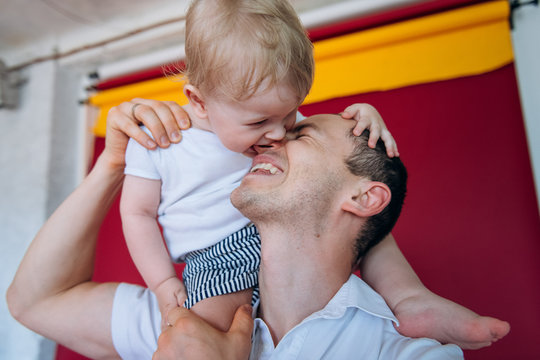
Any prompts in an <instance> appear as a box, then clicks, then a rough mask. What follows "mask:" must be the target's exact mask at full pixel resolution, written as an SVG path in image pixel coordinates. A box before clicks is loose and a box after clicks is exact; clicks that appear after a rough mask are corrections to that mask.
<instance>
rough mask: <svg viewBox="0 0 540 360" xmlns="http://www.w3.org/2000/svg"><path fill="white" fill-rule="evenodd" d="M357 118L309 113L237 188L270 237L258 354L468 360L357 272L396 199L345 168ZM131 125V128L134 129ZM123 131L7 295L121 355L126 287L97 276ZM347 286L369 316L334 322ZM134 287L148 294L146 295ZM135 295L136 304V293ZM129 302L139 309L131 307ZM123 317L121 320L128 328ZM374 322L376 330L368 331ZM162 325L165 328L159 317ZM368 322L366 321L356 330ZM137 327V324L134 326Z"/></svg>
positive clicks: (65, 330)
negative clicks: (366, 241)
mask: <svg viewBox="0 0 540 360" xmlns="http://www.w3.org/2000/svg"><path fill="white" fill-rule="evenodd" d="M128 124H129V123H128ZM132 125H133V124H131V125H129V126H132ZM353 125H354V123H353V122H351V121H346V120H342V119H341V118H340V117H335V119H334V118H333V117H332V116H323V117H319V118H312V119H308V120H306V121H305V122H303V123H302V124H301V125H300V126H299V127H297V128H296V131H295V132H294V134H293V135H294V138H291V139H288V140H286V141H283V142H282V143H278V144H274V146H273V147H272V148H271V149H270V150H269V151H268V152H266V153H264V154H261V155H260V156H258V157H257V158H256V160H255V161H256V164H255V165H257V164H259V163H261V164H263V163H264V164H270V166H271V167H274V168H275V169H276V170H273V169H272V171H271V172H275V174H274V175H272V174H271V172H269V171H267V170H262V169H258V170H257V169H256V170H255V171H254V172H253V173H251V174H249V175H248V176H247V177H246V179H245V180H244V183H243V185H242V187H241V188H240V189H239V190H238V191H236V192H235V193H234V194H233V200H234V202H235V204H236V206H238V207H239V208H240V209H242V211H245V213H246V214H249V216H250V217H251V218H252V219H253V220H254V221H255V222H256V224H257V225H258V226H259V227H260V230H261V234H262V236H263V266H262V268H261V306H260V308H259V315H262V318H263V319H264V321H265V323H266V325H265V324H264V323H262V322H261V321H258V322H257V329H256V337H255V339H256V342H255V344H254V347H253V355H254V356H255V357H258V356H261V357H264V356H268V355H270V354H271V353H272V352H273V351H276V354H277V355H275V356H278V357H279V356H280V355H279V352H277V350H283V351H287V352H288V351H305V350H309V351H310V352H309V353H307V354H306V356H307V357H310V358H311V357H322V355H324V354H326V356H328V357H334V355H335V356H338V357H340V356H339V355H337V354H338V353H335V351H340V349H341V348H344V349H345V350H346V351H352V352H353V354H354V355H355V356H359V354H360V353H359V351H367V353H366V354H365V355H366V357H368V356H369V355H374V354H375V355H378V356H379V355H382V354H385V356H387V357H396V356H397V355H398V353H400V352H402V351H405V352H406V353H404V354H407V352H408V354H409V356H412V358H421V356H420V355H418V354H417V353H416V351H419V350H418V349H423V350H425V351H423V352H422V354H423V355H422V356H428V357H429V356H431V357H433V358H437V359H440V358H444V356H447V357H448V358H455V357H460V356H461V352H460V350H459V349H458V348H457V347H455V346H444V347H443V346H441V345H440V344H438V343H436V342H434V341H430V340H425V339H424V340H411V339H407V338H404V337H402V336H400V335H398V334H397V333H396V332H395V330H394V328H393V326H392V323H391V320H389V319H393V316H392V314H391V313H390V311H389V310H388V308H387V307H386V305H384V302H382V299H380V298H378V297H377V295H376V294H374V293H373V292H372V290H370V289H369V288H367V287H366V286H365V284H363V283H361V282H359V280H358V279H356V278H354V277H353V278H351V279H349V277H350V274H351V269H352V267H353V265H354V264H355V263H356V257H357V256H361V255H362V251H365V249H362V247H363V246H361V247H360V248H356V249H355V248H354V245H353V243H354V242H353V240H354V239H355V238H356V235H357V234H358V233H359V231H360V229H362V228H363V226H364V224H365V223H367V219H369V218H371V217H372V215H375V214H377V213H379V212H381V211H382V210H383V209H384V208H385V207H386V206H387V204H388V203H390V200H391V196H392V195H391V191H390V189H389V187H388V185H387V184H384V183H381V182H378V181H372V180H369V179H368V178H365V177H362V176H357V175H355V174H353V173H351V172H350V171H349V169H348V168H347V166H349V167H351V169H352V165H347V166H346V165H345V163H344V162H343V160H344V159H345V158H348V157H349V154H350V152H351V151H352V148H353V139H354V138H353V137H352V136H350V135H349V133H350V129H351V127H352V126H353ZM129 126H128V125H125V127H124V129H123V131H124V132H128V133H129V130H127V129H128V128H129ZM166 127H167V125H166ZM120 130H121V129H119V128H115V127H114V124H113V126H111V127H110V128H109V130H108V132H107V144H106V148H105V151H104V153H103V154H102V156H100V158H99V160H98V162H97V164H96V166H95V167H94V169H93V170H92V172H91V173H90V174H89V176H88V177H87V178H86V179H85V181H84V182H83V184H82V185H81V186H80V187H79V188H78V189H77V190H76V191H75V192H74V193H73V194H72V195H71V196H70V197H69V198H68V199H67V200H66V201H65V202H64V203H63V204H62V205H61V207H60V208H59V209H58V210H57V211H56V212H55V213H54V214H53V216H52V217H51V218H50V219H49V220H48V222H47V223H46V224H45V226H44V227H43V228H42V230H41V231H40V233H39V234H38V235H37V237H36V239H35V240H34V242H33V243H32V245H31V247H30V249H29V251H28V252H27V254H26V255H25V258H24V259H23V262H22V264H21V267H20V268H19V271H18V273H17V275H16V277H15V280H14V282H13V284H12V286H11V287H10V289H9V292H8V304H9V306H10V310H11V311H12V313H13V314H14V316H15V317H16V318H17V319H18V320H19V321H21V322H22V323H23V324H25V325H27V326H28V327H30V328H32V329H33V330H35V331H37V332H39V333H41V334H43V335H45V336H47V337H49V338H51V339H53V340H56V341H58V342H60V343H62V344H65V345H66V346H68V347H71V348H73V349H75V350H76V351H79V352H81V353H83V354H85V355H87V356H89V357H92V358H114V357H118V354H117V352H116V350H115V347H114V345H113V335H114V334H112V333H111V321H112V322H113V323H114V322H115V321H118V316H116V315H115V313H114V312H113V313H112V318H113V319H112V320H111V312H112V309H113V303H114V301H115V299H114V297H115V292H116V290H117V287H118V284H111V283H107V284H97V283H93V282H91V281H90V279H91V275H92V263H93V254H94V251H95V240H96V237H97V232H98V230H99V225H100V224H101V221H102V220H103V217H104V215H105V213H106V209H107V208H108V206H109V205H110V203H111V202H112V200H113V199H114V195H115V194H116V193H117V191H118V188H119V187H120V184H121V181H122V178H123V176H122V168H123V165H124V163H123V152H124V150H125V145H126V141H127V139H126V137H125V136H124V135H123V134H121V131H120ZM162 130H163V129H162ZM167 131H168V129H167ZM168 132H169V131H168ZM156 138H160V137H156ZM139 140H140V141H141V142H144V141H145V140H147V139H139ZM265 167H266V166H265ZM352 171H353V172H354V171H356V170H352ZM300 220H301V221H300ZM389 230H390V229H388V230H385V231H389ZM267 259H269V260H267ZM42 269H47V271H42ZM347 279H349V280H347ZM344 284H345V285H344ZM126 286H128V285H126ZM128 287H129V286H128ZM344 289H345V290H344ZM359 289H360V292H359V293H358V292H357V290H359ZM347 291H349V292H350V293H351V294H357V293H358V294H362V295H361V297H364V298H367V299H368V301H367V302H366V304H367V305H366V306H367V308H366V309H364V310H366V311H364V310H360V309H358V306H359V305H358V304H356V303H358V301H356V302H354V301H353V304H352V314H351V310H347V311H346V313H345V317H343V316H341V317H339V316H338V317H339V319H334V320H336V321H335V322H334V321H331V320H329V319H326V318H328V317H336V316H337V315H339V314H336V313H334V312H333V310H335V309H334V308H333V307H331V308H330V309H329V308H328V306H330V305H332V304H333V302H335V301H334V300H333V299H341V297H342V296H344V294H345V295H346V293H347ZM124 294H125V292H124ZM133 294H134V295H137V296H139V295H141V294H140V292H139V290H135V292H133ZM141 296H148V295H141ZM345 297H346V300H347V301H348V300H351V299H350V297H347V296H345ZM353 298H354V296H353ZM133 299H134V300H133ZM353 300H354V299H353ZM357 300H358V299H357ZM132 301H135V302H137V300H136V297H134V298H132ZM338 302H340V301H338ZM120 303H123V301H120ZM139 304H140V303H139ZM142 304H143V305H142V306H147V307H152V304H151V301H149V302H145V301H144V299H143V301H142ZM359 304H363V302H362V301H360V303H359ZM154 305H155V304H154ZM360 306H361V305H360ZM126 308H127V309H128V311H135V310H136V309H134V308H133V307H130V306H129V305H126ZM155 309H157V308H155V306H154V310H155ZM321 309H324V310H323V311H322V312H320V310H321ZM328 310H330V311H329V312H328ZM148 311H149V312H150V313H151V311H152V310H151V309H150V310H148ZM312 313H315V314H317V315H314V316H315V317H317V318H314V316H313V315H310V314H312ZM372 314H375V316H374V315H372ZM115 316H116V320H115ZM319 316H322V317H319ZM306 317H308V319H307V320H306V319H305V318H306ZM358 318H361V319H363V320H362V321H358ZM303 319H304V320H303ZM348 319H350V321H349V320H348ZM146 320H147V321H151V318H146ZM302 320H303V322H302V324H301V325H300V326H296V325H297V324H298V323H300V322H301V321H302ZM364 320H365V321H364ZM122 321H123V318H122V317H120V323H121V325H124V324H123V323H122ZM154 322H155V321H154ZM172 322H174V321H172ZM366 322H367V323H369V322H373V324H375V325H376V326H373V327H371V326H370V327H369V328H368V329H365V328H364V325H365V323H366ZM157 323H158V326H157V328H159V319H158V320H157ZM360 323H361V326H359V327H357V326H356V325H354V326H353V325H352V324H360ZM306 324H307V325H308V326H311V325H315V330H317V329H318V330H319V334H318V335H317V336H316V337H312V334H311V333H310V335H309V336H308V337H307V338H309V339H313V340H316V341H311V342H309V343H308V344H318V347H317V348H316V349H315V350H314V351H315V352H312V350H311V348H310V347H311V346H312V345H309V346H303V347H300V348H298V344H297V339H299V338H302V337H303V336H302V334H303V335H304V336H305V335H306V334H305V332H306V331H307V329H306V326H305V325H306ZM332 324H334V325H332ZM349 324H351V325H349ZM138 325H139V323H138V322H137V321H136V322H135V323H134V324H127V323H126V324H125V327H126V328H128V329H133V328H134V327H136V326H138ZM321 327H324V329H325V330H324V333H321V332H320V328H321ZM330 328H331V330H327V329H330ZM291 329H292V331H291ZM340 329H341V330H340ZM345 329H348V330H346V331H345ZM299 331H300V334H299ZM134 333H135V334H137V331H136V330H135V331H134ZM327 333H328V334H331V333H333V335H331V336H327ZM291 334H292V335H291ZM371 334H375V337H373V336H372V335H371ZM387 335H388V336H387ZM155 338H157V334H154V338H151V337H145V336H143V337H141V339H136V340H140V342H143V343H144V342H147V341H148V342H150V343H152V342H153V341H154V342H155ZM257 339H260V340H257ZM330 339H334V340H332V341H329V340H330ZM359 339H363V341H366V342H365V343H361V342H360V341H359ZM135 342H137V341H135ZM278 343H279V346H278V347H277V350H273V349H272V348H273V345H274V344H278ZM264 344H267V345H268V344H271V345H272V346H271V347H268V346H267V345H264ZM306 345H307V344H306ZM359 345H362V346H359ZM146 348H150V349H152V348H153V347H152V346H151V345H150V346H148V347H146ZM185 349H187V348H185ZM295 349H296V350H295ZM426 351H427V352H426ZM220 354H224V353H223V352H221V353H220ZM302 354H303V353H302ZM317 354H319V355H321V356H318V355H317ZM417 355H418V356H417ZM133 356H134V357H139V358H149V357H150V356H151V353H150V354H148V353H146V354H145V353H144V352H142V351H139V350H138V349H137V348H134V349H133ZM298 356H301V354H300V355H298Z"/></svg>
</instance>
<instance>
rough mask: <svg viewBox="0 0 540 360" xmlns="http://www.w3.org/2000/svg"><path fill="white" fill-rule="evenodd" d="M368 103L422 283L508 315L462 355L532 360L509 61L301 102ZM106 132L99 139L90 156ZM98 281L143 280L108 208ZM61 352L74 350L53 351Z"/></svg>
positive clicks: (538, 316) (530, 280) (532, 239)
mask: <svg viewBox="0 0 540 360" xmlns="http://www.w3.org/2000/svg"><path fill="white" fill-rule="evenodd" d="M356 102H367V103H370V104H373V105H374V106H375V107H376V108H377V109H379V111H380V112H381V114H382V115H383V118H384V119H385V121H386V123H387V125H388V126H389V128H390V130H391V131H392V133H393V134H394V136H395V138H396V140H397V142H398V146H399V149H400V152H401V154H402V159H403V161H404V163H405V165H406V166H407V168H408V170H409V175H410V182H409V192H408V197H407V199H406V202H405V207H404V210H403V214H402V216H401V218H400V220H399V221H398V224H397V226H396V229H395V231H394V235H395V237H396V239H397V241H398V244H399V245H400V247H401V249H402V250H403V252H404V254H405V256H406V257H407V259H408V260H409V261H410V262H411V264H412V266H413V268H414V269H415V270H416V271H417V273H418V274H419V276H420V278H421V279H422V280H423V281H424V283H425V284H426V286H428V287H429V288H430V289H432V290H433V291H435V292H436V293H437V294H440V295H442V296H444V297H447V298H449V299H451V300H454V301H457V302H458V303H461V304H463V305H465V306H467V307H469V308H471V309H473V310H474V311H476V312H479V313H481V314H486V315H492V316H496V317H500V318H502V319H505V320H507V321H509V322H510V324H511V326H512V330H511V332H510V334H509V335H508V336H507V337H506V338H504V339H503V340H501V341H499V342H498V343H497V344H496V345H494V346H492V347H490V348H485V349H482V350H477V351H467V352H466V354H465V355H466V358H467V359H471V360H480V359H486V360H487V359H490V360H497V359H500V360H503V359H504V360H506V359H534V358H535V356H537V355H538V354H540V344H539V343H538V342H537V341H536V337H535V332H534V331H532V330H533V329H535V328H536V325H537V323H538V321H539V320H540V308H539V307H538V304H540V288H539V287H538V286H536V284H538V283H540V263H539V262H538V261H537V256H538V254H539V253H540V243H539V242H538V239H540V222H539V221H538V216H539V213H538V207H537V204H536V197H535V193H534V185H533V179H532V172H531V168H530V163H529V156H528V152H527V144H526V138H525V132H524V126H523V120H522V115H521V110H520V103H519V97H518V90H517V86H516V79H515V73H514V68H513V66H512V65H509V66H506V67H504V68H502V69H499V70H496V71H493V72H491V73H488V74H483V75H479V76H474V77H468V78H461V79H455V80H449V81H443V82H437V83H431V84H424V85H417V86H411V87H408V88H402V89H397V90H391V91H386V92H379V93H370V94H362V95H356V96H352V97H348V98H340V99H334V100H329V101H325V102H322V103H317V104H312V105H308V106H305V107H303V108H302V111H303V113H304V114H306V115H310V114H315V113H320V112H329V113H335V112H339V111H341V110H343V109H344V108H345V107H346V106H347V105H349V104H352V103H356ZM102 146H103V139H98V140H97V142H96V150H97V151H96V153H99V149H100V148H102ZM95 278H96V279H98V280H100V281H129V282H136V283H142V281H141V278H140V276H139V275H138V274H137V272H136V270H135V267H134V265H133V263H132V262H131V260H130V258H129V255H128V253H127V249H126V247H125V244H124V241H123V236H122V231H121V224H120V219H119V215H118V210H117V206H115V208H114V209H113V210H112V211H111V213H110V214H109V216H108V217H107V220H106V222H105V224H104V226H103V229H102V231H101V234H100V239H99V246H98V253H97V259H96V275H95ZM57 358H58V359H62V360H66V359H80V358H81V357H78V356H77V355H73V354H72V353H70V352H69V351H67V350H65V349H63V348H60V349H59V354H58V357H57Z"/></svg>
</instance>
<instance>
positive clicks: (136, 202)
mask: <svg viewBox="0 0 540 360" xmlns="http://www.w3.org/2000/svg"><path fill="white" fill-rule="evenodd" d="M160 195H161V181H160V180H153V179H145V178H142V177H137V176H131V175H126V178H125V180H124V187H123V190H122V200H121V203H120V212H121V215H122V225H123V229H124V236H125V238H126V242H127V245H128V248H129V252H130V254H131V257H132V259H133V262H134V263H135V265H136V266H137V269H138V270H139V272H140V273H141V275H142V277H143V279H144V281H145V282H146V284H147V285H148V287H149V288H150V290H152V291H153V292H154V293H155V294H156V297H157V299H158V303H159V309H160V311H161V317H162V325H166V324H167V313H168V311H169V310H170V309H171V308H174V307H176V306H178V305H180V304H182V302H183V301H184V299H185V289H184V285H183V284H182V282H181V281H180V279H178V277H177V276H176V271H175V269H174V266H173V264H172V262H171V259H170V256H169V253H168V251H167V249H166V247H165V244H164V242H163V238H162V236H161V231H160V229H159V226H158V223H157V219H156V218H157V210H158V206H159V202H160Z"/></svg>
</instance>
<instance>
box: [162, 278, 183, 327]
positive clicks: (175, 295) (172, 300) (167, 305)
mask: <svg viewBox="0 0 540 360" xmlns="http://www.w3.org/2000/svg"><path fill="white" fill-rule="evenodd" d="M154 294H156V297H157V300H158V305H159V311H160V312H161V329H162V330H163V329H165V328H166V327H167V326H168V325H169V322H168V320H167V319H168V317H167V315H168V314H169V311H170V310H172V309H174V308H175V307H178V306H182V304H183V303H184V301H186V298H187V296H186V288H185V287H184V284H183V283H182V281H180V279H178V278H177V277H172V278H169V279H167V280H165V281H163V282H162V283H161V284H159V285H158V287H157V288H156V289H155V290H154Z"/></svg>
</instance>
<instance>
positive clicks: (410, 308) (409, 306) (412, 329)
mask: <svg viewBox="0 0 540 360" xmlns="http://www.w3.org/2000/svg"><path fill="white" fill-rule="evenodd" d="M393 310H394V313H395V314H396V317H397V318H398V320H399V324H400V325H399V327H396V330H397V331H398V332H399V333H400V334H402V335H405V336H408V337H413V338H418V337H428V338H432V339H435V340H437V341H439V342H441V343H443V344H448V343H451V344H456V345H458V346H459V347H461V348H462V349H470V350H472V349H480V348H482V347H485V346H489V345H491V344H492V343H493V342H495V341H497V340H499V339H501V338H503V337H504V336H505V335H506V334H508V332H509V331H510V325H509V324H508V323H507V322H506V321H501V320H498V319H495V318H492V317H486V316H480V315H478V314H476V313H474V312H473V311H471V310H469V309H467V308H465V307H463V306H461V305H458V304H456V303H454V302H452V301H450V300H447V299H444V298H442V297H440V296H437V295H435V294H433V293H432V292H429V291H426V293H424V294H421V295H416V296H412V297H409V298H406V299H404V300H402V301H401V302H400V303H398V304H397V305H396V306H395V308H394V309H393Z"/></svg>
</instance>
